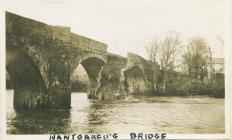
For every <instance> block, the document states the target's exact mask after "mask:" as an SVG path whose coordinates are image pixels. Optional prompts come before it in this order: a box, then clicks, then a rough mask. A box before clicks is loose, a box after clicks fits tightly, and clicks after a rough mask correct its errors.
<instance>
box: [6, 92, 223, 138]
mask: <svg viewBox="0 0 232 140" xmlns="http://www.w3.org/2000/svg"><path fill="white" fill-rule="evenodd" d="M8 103H10V104H8V108H7V132H8V133H10V134H35V133H37V134H48V133H77V132H78V133H113V132H118V133H127V132H168V133H224V131H225V130H224V129H225V128H224V127H225V126H224V120H225V119H224V99H217V98H211V97H192V98H182V97H128V98H126V99H125V100H119V101H111V102H107V101H98V100H89V99H87V95H86V94H85V93H73V94H72V108H71V109H70V110H67V109H66V110H65V109H48V110H45V111H44V110H43V111H36V112H33V113H32V112H30V113H27V114H17V113H15V111H14V109H13V91H8Z"/></svg>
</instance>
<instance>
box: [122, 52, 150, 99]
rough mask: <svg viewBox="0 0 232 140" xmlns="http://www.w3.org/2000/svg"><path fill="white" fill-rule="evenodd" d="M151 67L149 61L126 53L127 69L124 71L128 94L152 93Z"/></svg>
mask: <svg viewBox="0 0 232 140" xmlns="http://www.w3.org/2000/svg"><path fill="white" fill-rule="evenodd" d="M151 67H152V65H151V64H150V63H149V61H147V60H145V59H143V58H142V57H140V56H138V55H136V54H133V53H128V58H127V67H126V69H125V70H124V77H125V88H126V90H127V93H128V94H150V93H152V92H153V91H154V86H153V71H152V69H151Z"/></svg>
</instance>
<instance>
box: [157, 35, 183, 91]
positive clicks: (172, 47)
mask: <svg viewBox="0 0 232 140" xmlns="http://www.w3.org/2000/svg"><path fill="white" fill-rule="evenodd" d="M180 37H181V35H180V33H177V32H168V33H167V36H166V37H165V39H164V40H163V42H162V43H161V48H160V57H159V58H160V65H161V69H162V70H163V92H164V94H166V84H167V80H168V76H167V73H168V71H170V70H174V68H175V65H174V64H175V61H176V58H177V52H178V49H179V48H180V47H181V43H182V42H181V38H180Z"/></svg>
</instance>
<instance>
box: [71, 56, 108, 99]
mask: <svg viewBox="0 0 232 140" xmlns="http://www.w3.org/2000/svg"><path fill="white" fill-rule="evenodd" d="M80 64H81V65H82V66H83V68H84V69H85V71H86V73H87V75H88V78H89V82H90V83H89V85H88V86H87V93H88V98H96V97H95V95H94V94H96V93H97V88H98V85H99V82H100V73H101V71H102V69H103V66H104V65H105V64H106V62H105V61H103V60H102V59H100V58H98V57H89V58H86V59H84V60H81V61H80V62H79V63H78V65H77V66H75V68H74V70H75V69H76V68H77V67H78V66H79V65H80ZM74 70H73V71H74ZM73 71H72V72H71V73H73ZM71 75H72V74H71Z"/></svg>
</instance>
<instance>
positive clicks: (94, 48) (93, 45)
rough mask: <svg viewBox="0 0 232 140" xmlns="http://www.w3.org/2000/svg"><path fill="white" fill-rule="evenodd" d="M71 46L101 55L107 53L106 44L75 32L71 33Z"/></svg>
mask: <svg viewBox="0 0 232 140" xmlns="http://www.w3.org/2000/svg"><path fill="white" fill-rule="evenodd" d="M71 48H74V49H76V50H77V51H87V52H93V53H98V54H100V55H106V54H107V45H106V44H104V43H102V42H99V41H96V40H93V39H90V38H87V37H84V36H81V35H77V34H74V33H71ZM77 48H78V49H77Z"/></svg>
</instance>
